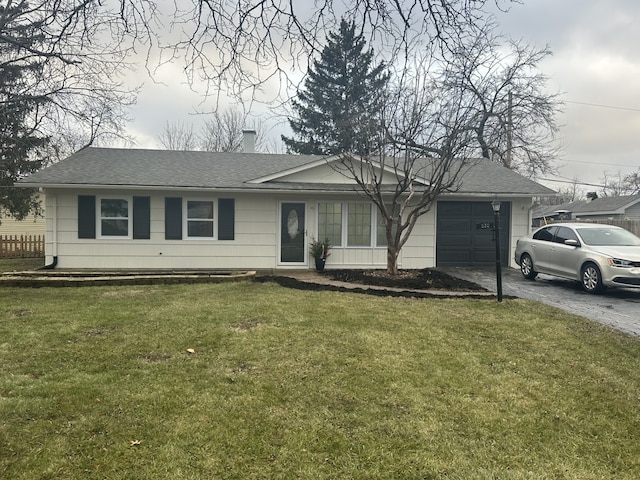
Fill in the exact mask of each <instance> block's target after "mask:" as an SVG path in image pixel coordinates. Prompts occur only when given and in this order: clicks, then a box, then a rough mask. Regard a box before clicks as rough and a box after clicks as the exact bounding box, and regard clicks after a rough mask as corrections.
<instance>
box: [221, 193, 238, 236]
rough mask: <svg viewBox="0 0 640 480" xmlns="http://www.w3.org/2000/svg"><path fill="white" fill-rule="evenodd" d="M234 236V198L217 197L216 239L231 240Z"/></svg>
mask: <svg viewBox="0 0 640 480" xmlns="http://www.w3.org/2000/svg"><path fill="white" fill-rule="evenodd" d="M234 236H235V200H234V199H233V198H220V199H218V239H219V240H233V239H234Z"/></svg>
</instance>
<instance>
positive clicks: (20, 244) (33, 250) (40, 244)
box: [0, 235, 44, 258]
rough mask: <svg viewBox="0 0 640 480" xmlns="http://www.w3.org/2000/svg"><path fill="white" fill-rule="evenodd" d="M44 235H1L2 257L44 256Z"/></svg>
mask: <svg viewBox="0 0 640 480" xmlns="http://www.w3.org/2000/svg"><path fill="white" fill-rule="evenodd" d="M43 255H44V235H0V258H17V257H22V258H27V257H42V256H43Z"/></svg>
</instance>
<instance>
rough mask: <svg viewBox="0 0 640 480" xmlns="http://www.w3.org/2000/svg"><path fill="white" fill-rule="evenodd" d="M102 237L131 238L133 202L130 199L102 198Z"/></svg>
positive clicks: (100, 211) (100, 210)
mask: <svg viewBox="0 0 640 480" xmlns="http://www.w3.org/2000/svg"><path fill="white" fill-rule="evenodd" d="M98 208H99V210H98V212H99V215H100V223H99V225H100V236H101V237H121V238H130V232H131V222H130V220H131V217H132V215H131V201H130V200H129V199H128V198H100V202H99V204H98Z"/></svg>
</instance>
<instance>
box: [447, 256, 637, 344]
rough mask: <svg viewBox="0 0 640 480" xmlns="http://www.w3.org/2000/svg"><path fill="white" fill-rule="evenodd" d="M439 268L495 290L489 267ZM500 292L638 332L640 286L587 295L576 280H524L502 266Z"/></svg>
mask: <svg viewBox="0 0 640 480" xmlns="http://www.w3.org/2000/svg"><path fill="white" fill-rule="evenodd" d="M439 270H442V271H443V272H446V273H448V274H449V275H452V276H454V277H458V278H462V279H464V280H469V281H472V282H475V283H477V284H478V285H480V286H482V287H484V288H486V289H488V290H490V291H492V292H496V272H495V269H493V268H487V269H477V268H465V267H450V268H441V269H439ZM502 292H503V294H504V295H505V296H514V297H519V298H525V299H529V300H537V301H539V302H542V303H545V304H547V305H552V306H554V307H557V308H560V309H562V310H565V311H567V312H570V313H574V314H576V315H580V316H582V317H585V318H588V319H590V320H594V321H596V322H599V323H602V324H604V325H608V326H610V327H613V328H615V329H617V330H620V331H622V332H625V333H628V334H631V335H637V336H640V288H609V289H607V290H605V291H604V293H602V294H600V295H591V294H588V293H586V292H584V291H583V290H582V287H581V286H580V284H579V283H578V282H574V281H570V280H564V279H559V278H555V277H551V276H548V275H543V274H540V275H538V277H537V278H536V279H535V280H527V279H525V278H524V277H522V274H521V273H520V270H517V269H514V268H503V277H502Z"/></svg>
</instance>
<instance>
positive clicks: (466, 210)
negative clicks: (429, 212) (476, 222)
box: [438, 202, 472, 218]
mask: <svg viewBox="0 0 640 480" xmlns="http://www.w3.org/2000/svg"><path fill="white" fill-rule="evenodd" d="M471 208H472V207H471V205H470V204H469V202H442V206H440V203H439V204H438V215H443V216H444V217H445V218H454V217H458V218H470V217H471V215H472V213H471Z"/></svg>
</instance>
